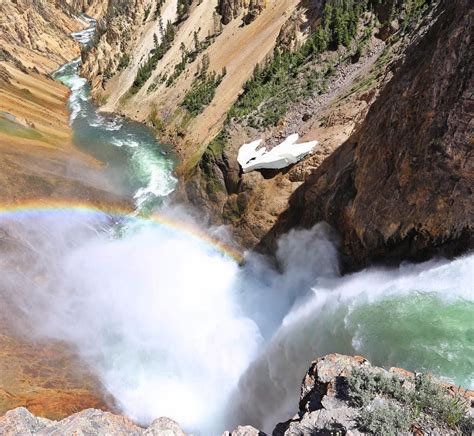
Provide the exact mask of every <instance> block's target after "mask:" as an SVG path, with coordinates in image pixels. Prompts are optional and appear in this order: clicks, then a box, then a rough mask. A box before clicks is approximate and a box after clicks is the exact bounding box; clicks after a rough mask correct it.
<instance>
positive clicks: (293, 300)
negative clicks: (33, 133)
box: [0, 32, 474, 435]
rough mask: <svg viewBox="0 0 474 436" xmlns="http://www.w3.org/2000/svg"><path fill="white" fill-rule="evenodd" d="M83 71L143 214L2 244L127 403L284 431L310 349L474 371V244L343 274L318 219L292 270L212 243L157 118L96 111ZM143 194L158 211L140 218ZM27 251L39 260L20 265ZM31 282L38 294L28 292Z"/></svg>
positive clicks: (193, 418)
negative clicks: (14, 247) (464, 250)
mask: <svg viewBox="0 0 474 436" xmlns="http://www.w3.org/2000/svg"><path fill="white" fill-rule="evenodd" d="M89 33H90V34H91V35H92V32H89ZM79 37H80V38H82V41H83V42H86V43H87V39H86V38H85V36H84V34H80V35H79ZM78 69H79V61H74V62H72V63H70V64H68V65H66V66H64V67H63V68H61V69H60V70H59V71H58V72H57V73H56V75H55V77H56V78H57V79H58V80H61V81H63V83H65V84H67V85H68V86H69V87H70V88H71V91H72V94H71V97H70V102H69V108H70V112H71V124H72V128H73V130H74V137H75V140H76V143H77V145H78V146H79V147H81V148H83V149H85V150H87V151H88V152H90V153H91V154H93V155H94V156H97V157H99V158H101V159H102V160H104V161H105V162H107V168H108V170H110V174H111V177H115V178H116V179H117V183H121V184H123V186H124V187H125V188H124V189H128V192H129V193H130V195H132V196H133V197H134V198H135V201H136V207H137V214H134V216H127V215H124V214H120V213H118V212H117V213H115V214H112V215H113V218H114V220H113V224H111V221H110V216H111V214H110V212H108V213H105V212H100V211H97V210H92V209H91V210H87V209H84V208H77V207H70V208H61V209H54V210H36V211H33V212H31V211H30V212H29V213H28V214H24V215H21V216H20V215H12V216H6V217H5V216H4V217H3V218H2V220H1V225H2V227H5V228H8V231H9V234H11V235H13V236H14V237H15V238H16V240H17V241H19V242H20V243H21V244H22V246H25V247H28V248H29V249H30V250H29V254H28V255H27V256H26V257H25V258H24V259H22V258H19V257H18V254H17V253H14V255H12V256H13V257H12V258H11V259H9V258H8V253H7V254H5V255H4V256H3V261H2V263H1V264H0V274H2V277H3V278H4V281H5V283H10V284H11V286H10V288H9V289H11V296H10V297H11V299H12V301H14V302H15V304H16V305H17V306H18V307H19V308H21V311H22V313H24V314H26V315H27V318H28V326H29V327H28V328H29V330H30V331H31V332H33V331H34V332H35V333H34V334H35V335H39V336H46V337H49V338H54V339H60V340H64V341H67V342H68V343H70V344H72V345H73V346H74V347H75V348H76V349H77V351H78V353H79V354H80V356H81V357H82V358H83V359H84V361H85V362H87V363H88V365H89V366H90V368H91V370H92V371H93V372H94V373H95V374H96V375H97V376H98V378H99V379H100V380H101V383H102V384H103V387H104V390H105V391H106V392H107V393H109V394H111V395H112V397H113V398H114V401H115V403H116V405H117V406H118V408H119V410H120V411H121V412H122V413H124V414H126V415H127V416H129V417H130V418H132V419H134V420H136V421H138V422H140V423H143V424H146V423H149V422H150V421H152V420H153V419H154V418H157V417H159V416H169V417H171V418H173V419H175V420H176V421H178V422H179V423H180V425H181V426H182V427H183V428H184V429H186V430H187V431H193V432H195V433H196V434H204V435H208V434H210V435H213V434H218V433H219V432H221V431H223V430H224V429H226V428H227V429H228V428H230V427H231V426H233V425H234V424H236V423H240V424H253V425H255V426H257V427H259V428H262V429H263V430H265V431H271V429H272V428H273V427H274V425H275V424H276V423H277V422H279V421H283V420H286V419H288V417H289V416H291V415H292V414H294V413H295V412H296V410H297V404H298V396H299V387H300V383H301V379H302V377H303V375H304V373H305V371H306V370H307V368H308V367H309V364H310V361H311V360H312V359H314V358H315V357H317V356H321V355H324V354H326V353H331V352H339V353H346V354H361V355H364V356H366V357H367V358H368V359H369V360H371V361H372V363H373V364H376V365H382V366H387V367H389V366H400V367H403V368H406V369H408V370H417V371H430V372H433V373H434V374H436V375H439V376H442V377H445V378H447V379H448V380H450V381H451V382H454V383H457V384H461V385H463V386H466V387H472V386H473V385H474V379H473V368H474V325H473V319H474V292H473V283H474V256H473V255H466V256H464V257H461V258H458V259H455V260H451V261H448V260H445V259H435V260H432V261H430V262H426V263H423V264H418V265H411V264H402V265H401V266H400V267H398V268H390V269H389V268H381V267H378V268H369V269H367V270H364V271H361V272H359V273H356V274H351V275H347V276H341V275H340V273H339V270H338V258H337V249H336V247H335V244H334V242H333V241H332V240H331V236H330V232H328V231H327V229H326V227H325V226H324V225H322V224H319V225H317V226H315V227H314V228H313V229H309V230H300V231H294V232H291V233H290V234H288V235H285V236H284V237H283V238H282V239H281V241H280V245H279V250H278V253H277V257H278V259H279V261H280V264H281V265H282V266H283V268H282V270H281V271H276V270H274V268H273V267H272V266H271V264H270V263H269V262H267V260H266V259H265V258H264V257H262V256H260V255H257V254H254V253H249V254H247V256H246V262H245V265H244V266H239V264H238V263H237V262H236V261H235V259H233V258H232V256H229V253H228V252H226V250H223V249H222V246H221V245H218V244H215V243H214V242H212V241H213V240H215V239H220V240H224V241H225V240H226V238H229V236H228V235H227V234H226V233H225V229H222V228H202V227H201V225H200V222H201V221H200V220H199V218H196V214H195V213H193V212H192V211H190V210H189V209H185V208H184V207H183V206H182V205H172V204H168V203H169V202H168V201H165V200H166V199H167V198H168V196H169V194H170V193H171V192H172V191H173V189H174V187H175V184H176V180H175V178H174V176H173V167H174V163H175V162H174V160H173V158H172V157H170V156H171V155H170V154H169V152H168V151H166V149H165V148H163V146H161V145H160V144H159V143H158V142H156V140H155V138H154V135H153V133H152V132H151V131H150V130H149V129H147V128H146V127H145V126H142V125H140V124H137V123H134V122H131V121H129V120H126V119H124V118H122V117H119V116H117V115H113V114H112V115H104V114H100V113H98V112H97V110H96V108H95V107H94V105H93V103H92V102H91V101H90V98H89V86H88V84H87V82H86V81H85V80H84V79H83V78H81V77H80V76H79V74H78ZM143 208H146V212H148V213H149V212H150V210H152V209H153V210H155V211H156V210H158V211H159V215H157V216H158V218H156V219H146V218H143V219H142V218H139V217H137V215H140V212H141V210H142V209H143ZM13 224H14V226H13ZM8 226H10V227H8ZM206 234H207V235H211V236H212V237H213V238H207V237H206V236H204V235H206ZM227 240H228V239H227ZM21 261H24V262H25V264H27V265H28V268H27V269H24V270H21V269H20V271H19V270H18V268H12V265H18V264H19V263H21ZM18 287H21V288H25V289H34V292H33V293H31V295H30V296H29V297H28V299H27V300H25V299H24V298H20V297H19V296H18V294H17V293H16V292H15V290H16V289H18Z"/></svg>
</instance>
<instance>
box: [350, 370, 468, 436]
mask: <svg viewBox="0 0 474 436" xmlns="http://www.w3.org/2000/svg"><path fill="white" fill-rule="evenodd" d="M407 383H409V384H410V386H407ZM347 384H348V395H349V396H350V397H351V398H352V400H353V401H354V402H355V404H356V405H357V406H359V407H362V408H363V410H362V411H361V413H360V416H359V419H358V427H359V429H360V430H362V431H364V432H368V433H370V434H387V435H388V434H393V433H399V432H408V431H409V430H410V427H413V426H414V425H415V426H417V427H420V428H430V427H435V428H436V427H439V428H446V427H448V428H450V429H452V430H455V431H457V432H459V433H462V434H465V435H470V434H471V432H472V430H473V419H472V418H471V417H470V416H469V415H468V412H467V406H468V405H467V404H466V398H464V397H463V396H461V395H459V394H456V395H449V394H448V393H447V392H446V389H443V388H442V387H441V386H440V385H439V383H435V382H433V381H432V380H431V379H430V378H429V377H428V376H426V375H425V374H417V375H415V377H414V378H413V379H410V380H409V381H408V382H407V381H406V380H404V379H401V378H399V377H397V376H396V375H386V374H385V373H383V372H380V373H377V372H374V371H367V370H365V369H364V368H356V369H354V370H353V371H352V373H351V375H350V376H349V377H348V379H347ZM375 398H378V399H379V401H378V403H379V405H378V406H376V407H375V406H373V404H374V399H375ZM387 400H388V401H387ZM393 400H394V401H393ZM368 406H370V407H368Z"/></svg>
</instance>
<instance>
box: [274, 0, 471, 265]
mask: <svg viewBox="0 0 474 436" xmlns="http://www.w3.org/2000/svg"><path fill="white" fill-rule="evenodd" d="M473 18H474V8H473V5H472V3H471V2H469V1H464V0H459V1H454V2H451V1H443V2H441V3H440V5H439V7H438V8H437V9H436V10H435V16H434V17H433V21H434V24H433V25H432V26H431V27H430V28H429V29H428V30H427V31H426V33H425V34H422V35H420V36H419V38H417V41H416V44H414V45H413V46H411V47H410V48H409V50H408V52H407V55H406V58H405V59H404V61H403V62H401V64H400V65H398V66H397V68H396V70H395V72H394V76H393V78H392V79H391V80H390V81H389V83H388V84H387V85H386V86H385V87H384V89H383V90H382V92H381V94H380V96H379V97H378V99H377V100H376V101H375V103H374V104H373V106H372V107H371V109H370V110H369V112H368V114H367V117H366V119H365V120H364V122H363V123H362V125H361V127H360V128H359V129H358V130H357V132H356V133H355V134H354V135H352V136H351V138H350V139H349V140H348V141H346V142H345V143H344V144H343V145H342V146H341V147H340V148H338V150H337V151H336V152H335V153H333V154H332V155H331V156H330V157H329V158H328V159H326V160H325V161H324V163H323V164H322V165H321V166H320V167H319V168H318V169H317V170H316V171H314V173H313V174H311V176H310V177H308V179H307V180H306V181H305V183H304V184H303V186H301V187H300V188H299V189H298V190H297V192H296V193H295V194H294V195H293V196H292V198H291V201H290V207H289V209H288V211H287V212H286V213H285V214H284V215H283V216H282V217H281V219H280V221H279V223H278V224H277V225H276V227H275V228H274V229H273V231H272V232H270V234H269V235H268V237H267V239H266V241H265V242H266V243H271V241H272V240H274V239H273V238H275V237H276V235H277V234H280V233H281V232H283V231H286V230H287V229H288V228H290V227H293V226H311V225H313V224H314V223H316V222H318V221H321V220H324V221H327V222H329V223H330V224H331V225H333V226H334V227H335V228H337V229H338V230H339V231H340V233H341V235H342V253H343V254H344V263H345V266H346V267H347V268H349V269H353V268H359V267H362V266H365V265H367V264H369V263H371V262H374V261H378V260H382V259H383V260H394V261H398V260H400V259H413V260H420V259H423V258H426V257H427V256H430V255H432V254H434V253H442V254H445V255H455V254H458V253H460V252H462V251H464V250H467V249H469V248H472V246H473V241H472V232H473V224H474V223H473V217H474V210H473V197H472V186H473V183H474V173H473V162H474V161H473V156H472V151H473V124H472V120H473V109H474V107H473V100H472V95H473V91H474V82H473V53H474V50H473V44H472V35H473Z"/></svg>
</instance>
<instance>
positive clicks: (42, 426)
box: [0, 407, 185, 436]
mask: <svg viewBox="0 0 474 436" xmlns="http://www.w3.org/2000/svg"><path fill="white" fill-rule="evenodd" d="M0 433H1V434H3V435H5V436H8V435H18V434H32V433H40V434H42V435H47V434H77V435H79V434H109V435H112V434H122V435H124V434H127V435H147V436H155V435H156V436H158V435H160V436H184V435H185V433H184V432H183V431H182V430H181V429H180V428H179V426H178V424H177V423H176V422H174V421H173V420H171V419H169V418H159V419H156V420H155V421H153V423H152V424H151V425H150V426H149V427H148V428H146V429H144V428H141V427H138V426H137V425H135V424H134V423H133V422H131V421H130V420H128V419H127V418H124V417H123V416H119V415H113V414H112V413H109V412H103V411H102V410H97V409H87V410H83V411H82V412H79V413H75V414H74V415H71V416H69V417H68V418H65V419H63V420H61V421H51V420H49V419H45V418H39V417H36V416H34V415H32V414H31V413H30V412H28V410H27V409H25V408H24V407H19V408H17V409H14V410H11V411H9V412H7V413H6V414H5V416H3V417H1V418H0Z"/></svg>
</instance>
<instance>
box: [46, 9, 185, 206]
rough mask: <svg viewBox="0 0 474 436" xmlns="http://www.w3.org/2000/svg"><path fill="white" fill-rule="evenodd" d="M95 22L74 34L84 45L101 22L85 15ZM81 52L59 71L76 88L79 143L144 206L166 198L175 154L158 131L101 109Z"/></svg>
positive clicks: (74, 121) (71, 103)
mask: <svg viewBox="0 0 474 436" xmlns="http://www.w3.org/2000/svg"><path fill="white" fill-rule="evenodd" d="M81 19H82V20H84V21H86V22H87V23H89V24H90V27H89V28H87V29H85V30H83V31H80V32H75V33H73V34H72V35H71V36H72V37H73V38H74V39H76V40H77V41H79V42H80V43H81V44H83V45H90V44H92V41H93V38H94V34H95V28H96V22H95V20H93V19H92V18H90V17H87V16H82V17H81ZM80 67H81V58H78V59H75V60H74V61H72V62H70V63H68V64H65V65H63V66H62V67H61V68H59V69H58V70H57V71H56V72H55V73H54V74H53V77H54V78H55V79H56V80H59V81H61V82H62V83H64V84H65V85H66V86H67V87H68V88H69V89H70V90H71V95H70V97H69V100H68V108H69V111H70V125H71V127H72V129H73V133H74V142H75V144H76V146H78V147H79V148H81V149H84V150H86V151H87V152H88V153H91V154H92V155H94V156H96V157H97V158H98V159H100V160H101V161H103V162H105V163H106V165H107V168H106V171H108V173H109V177H110V179H111V180H112V181H113V182H114V183H115V184H116V185H119V186H120V188H121V190H122V191H123V193H124V194H125V195H131V196H133V197H134V200H135V205H136V206H137V208H138V209H139V210H141V209H149V208H153V207H156V206H159V205H161V204H162V202H163V201H164V200H165V199H166V198H167V196H168V195H169V194H171V192H173V191H174V189H175V186H176V183H177V180H176V178H175V176H174V174H173V171H174V166H175V163H176V162H175V159H174V158H173V155H172V154H171V153H170V150H168V149H167V148H166V147H165V146H164V145H162V144H159V143H158V142H157V141H156V139H155V135H154V132H153V131H151V129H149V128H147V127H146V126H144V125H142V124H140V123H136V122H133V121H131V120H129V119H127V118H124V117H121V116H119V115H117V114H103V113H99V112H98V111H97V109H96V107H95V106H94V104H93V103H92V101H91V88H90V86H89V84H88V82H87V80H86V79H85V78H83V77H81V76H80Z"/></svg>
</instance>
